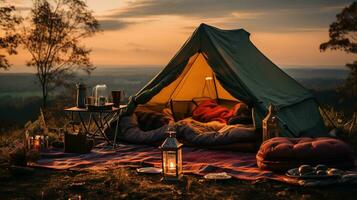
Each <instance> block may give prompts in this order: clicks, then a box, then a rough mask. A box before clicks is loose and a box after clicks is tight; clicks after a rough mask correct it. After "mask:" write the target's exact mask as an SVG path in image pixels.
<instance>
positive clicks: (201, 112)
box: [192, 100, 240, 123]
mask: <svg viewBox="0 0 357 200" xmlns="http://www.w3.org/2000/svg"><path fill="white" fill-rule="evenodd" d="M239 106H240V103H238V104H236V105H235V106H234V107H233V108H232V109H228V108H226V107H224V106H220V105H218V104H217V102H216V101H215V100H206V101H203V102H202V103H200V104H199V105H198V107H197V108H196V109H195V110H194V111H193V113H192V118H193V119H195V120H197V121H200V122H210V121H219V122H222V123H227V122H228V121H229V119H230V118H231V117H232V116H233V115H234V114H235V111H236V110H237V107H239Z"/></svg>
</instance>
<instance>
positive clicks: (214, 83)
mask: <svg viewBox="0 0 357 200" xmlns="http://www.w3.org/2000/svg"><path fill="white" fill-rule="evenodd" d="M212 77H213V85H214V91H215V92H216V98H217V103H218V104H219V98H218V91H217V85H216V75H214V72H213V70H212Z"/></svg>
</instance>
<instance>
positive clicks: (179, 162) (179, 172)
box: [177, 149, 182, 174]
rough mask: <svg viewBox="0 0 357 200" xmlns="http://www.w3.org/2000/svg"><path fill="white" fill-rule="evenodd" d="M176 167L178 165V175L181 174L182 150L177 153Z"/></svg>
mask: <svg viewBox="0 0 357 200" xmlns="http://www.w3.org/2000/svg"><path fill="white" fill-rule="evenodd" d="M177 165H178V172H177V173H178V174H181V173H182V149H178V151H177Z"/></svg>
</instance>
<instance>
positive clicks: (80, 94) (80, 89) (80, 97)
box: [76, 83, 87, 108]
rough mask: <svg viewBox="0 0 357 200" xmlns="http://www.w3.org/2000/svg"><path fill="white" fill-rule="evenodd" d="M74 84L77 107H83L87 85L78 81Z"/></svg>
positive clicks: (84, 105)
mask: <svg viewBox="0 0 357 200" xmlns="http://www.w3.org/2000/svg"><path fill="white" fill-rule="evenodd" d="M76 86H77V108H85V107H86V95H87V94H86V91H87V86H86V85H84V84H82V83H78V84H77V85H76Z"/></svg>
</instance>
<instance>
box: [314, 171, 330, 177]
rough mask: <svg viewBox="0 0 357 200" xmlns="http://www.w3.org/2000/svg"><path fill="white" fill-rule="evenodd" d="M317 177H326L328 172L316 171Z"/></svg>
mask: <svg viewBox="0 0 357 200" xmlns="http://www.w3.org/2000/svg"><path fill="white" fill-rule="evenodd" d="M316 175H318V176H325V175H327V172H326V170H317V171H316Z"/></svg>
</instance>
